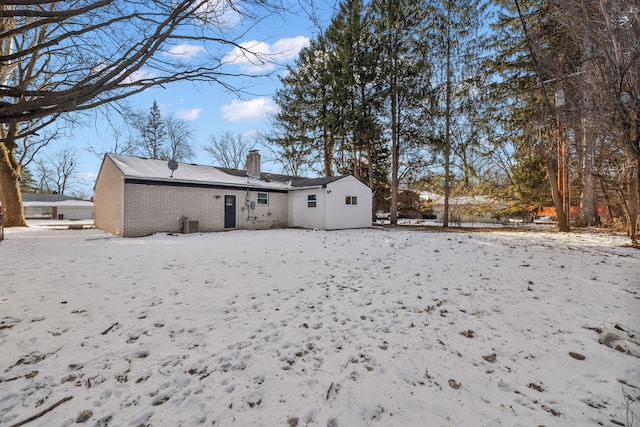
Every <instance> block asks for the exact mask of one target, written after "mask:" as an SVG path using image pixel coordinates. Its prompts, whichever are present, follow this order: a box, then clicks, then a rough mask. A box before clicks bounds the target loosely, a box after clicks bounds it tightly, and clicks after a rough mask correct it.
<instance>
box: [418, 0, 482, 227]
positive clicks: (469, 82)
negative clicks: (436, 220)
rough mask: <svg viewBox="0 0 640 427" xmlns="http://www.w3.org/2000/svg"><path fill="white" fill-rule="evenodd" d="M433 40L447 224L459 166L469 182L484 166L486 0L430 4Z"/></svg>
mask: <svg viewBox="0 0 640 427" xmlns="http://www.w3.org/2000/svg"><path fill="white" fill-rule="evenodd" d="M430 16H431V25H430V26H429V28H428V30H429V32H428V38H427V39H428V41H429V44H430V51H431V57H432V58H433V59H432V62H433V64H434V68H435V76H434V86H435V87H436V89H437V92H438V103H437V106H436V109H435V110H434V113H435V116H436V117H437V126H436V127H435V131H434V133H435V137H434V140H435V141H437V142H438V143H439V145H440V148H441V151H442V155H443V164H444V216H443V226H444V227H447V226H448V223H449V196H450V193H451V187H452V179H453V172H452V169H454V167H457V169H458V170H459V171H460V175H461V177H462V183H463V185H464V186H467V187H468V186H470V185H471V184H472V182H471V180H472V179H473V178H476V177H477V176H478V175H479V174H480V173H481V171H480V170H479V168H480V163H479V160H480V159H481V156H480V152H481V149H480V148H481V143H480V141H481V140H482V139H484V137H485V135H484V133H483V131H484V129H485V128H486V124H485V123H484V114H482V113H481V109H482V107H483V106H482V102H481V99H482V94H483V92H484V90H485V85H486V83H487V80H488V76H487V74H488V72H487V70H486V69H485V68H483V64H482V52H483V48H484V47H485V39H486V25H487V21H488V14H487V2H486V1H485V0H472V1H466V0H465V1H462V0H438V1H434V2H431V4H430Z"/></svg>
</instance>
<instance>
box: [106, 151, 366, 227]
mask: <svg viewBox="0 0 640 427" xmlns="http://www.w3.org/2000/svg"><path fill="white" fill-rule="evenodd" d="M95 194H96V196H95V225H96V227H97V228H100V229H102V230H105V231H108V232H111V233H113V234H116V235H122V236H125V237H136V236H145V235H149V234H153V233H156V232H194V231H224V230H234V229H267V228H278V227H287V226H296V227H305V228H321V229H339V228H356V227H369V226H370V225H371V213H370V211H371V190H370V189H369V187H367V186H366V185H365V184H363V183H361V182H360V181H359V180H357V179H356V178H354V177H353V176H349V175H347V176H342V177H332V178H319V179H302V178H300V177H291V176H285V175H276V174H265V173H262V172H261V171H260V155H259V153H258V152H257V151H252V152H250V153H249V156H248V158H247V170H246V171H240V170H235V169H227V168H217V167H214V166H204V165H196V164H189V163H176V162H169V163H168V162H166V161H163V160H150V159H141V158H138V157H130V156H122V155H114V154H107V155H106V156H105V158H104V160H103V162H102V165H101V167H100V172H99V173H98V178H97V181H96V186H95ZM314 198H315V209H314V208H313V207H312V205H313V203H312V202H311V200H312V199H314ZM301 201H304V203H302V202H301Z"/></svg>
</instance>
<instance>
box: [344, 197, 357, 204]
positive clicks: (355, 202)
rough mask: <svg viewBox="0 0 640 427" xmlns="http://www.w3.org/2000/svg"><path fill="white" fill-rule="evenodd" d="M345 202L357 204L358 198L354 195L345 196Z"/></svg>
mask: <svg viewBox="0 0 640 427" xmlns="http://www.w3.org/2000/svg"><path fill="white" fill-rule="evenodd" d="M345 203H346V204H347V205H357V204H358V198H357V197H356V196H347V197H346V199H345Z"/></svg>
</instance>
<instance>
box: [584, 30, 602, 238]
mask: <svg viewBox="0 0 640 427" xmlns="http://www.w3.org/2000/svg"><path fill="white" fill-rule="evenodd" d="M592 51H593V49H592V46H591V43H590V42H589V40H584V41H583V46H582V55H583V57H585V58H591V57H592V56H593V53H592ZM582 68H583V72H584V73H585V74H586V76H591V75H592V70H591V69H590V68H591V65H590V62H586V61H585V63H584V65H583V66H582ZM586 78H587V79H588V82H589V83H591V81H590V80H592V79H591V78H590V77H586ZM587 87H588V89H587ZM587 87H585V89H583V91H582V100H583V102H584V112H585V116H584V117H583V118H582V195H581V200H580V202H581V203H580V225H582V226H583V227H586V226H594V225H596V223H597V222H598V221H597V217H598V211H597V208H596V177H595V154H596V150H595V145H596V142H595V139H596V132H595V126H594V123H595V113H594V104H593V97H592V96H591V90H592V85H588V86H587Z"/></svg>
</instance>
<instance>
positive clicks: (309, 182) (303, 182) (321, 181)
mask: <svg viewBox="0 0 640 427" xmlns="http://www.w3.org/2000/svg"><path fill="white" fill-rule="evenodd" d="M345 176H346V175H341V176H327V177H324V178H298V179H296V180H293V181H291V186H292V187H294V188H295V187H315V186H318V185H321V186H323V187H324V186H325V185H327V184H331V183H332V182H334V181H337V180H339V179H342V178H344V177H345Z"/></svg>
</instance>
